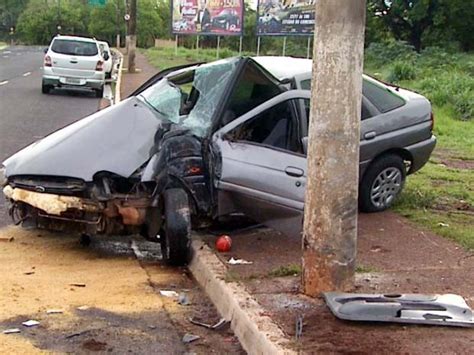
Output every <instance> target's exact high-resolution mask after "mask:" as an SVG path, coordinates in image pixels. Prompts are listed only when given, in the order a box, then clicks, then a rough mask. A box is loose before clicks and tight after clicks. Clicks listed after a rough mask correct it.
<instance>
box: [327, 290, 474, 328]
mask: <svg viewBox="0 0 474 355" xmlns="http://www.w3.org/2000/svg"><path fill="white" fill-rule="evenodd" d="M324 298H325V300H326V304H327V305H328V307H329V308H330V309H331V312H332V313H333V314H334V315H335V316H336V317H338V318H340V319H346V320H352V321H370V322H395V323H414V324H431V325H448V326H457V327H474V316H473V312H472V310H471V309H470V308H469V306H468V305H467V304H466V301H465V300H464V299H463V298H462V297H461V296H458V295H453V294H445V295H423V294H358V293H340V292H326V293H324Z"/></svg>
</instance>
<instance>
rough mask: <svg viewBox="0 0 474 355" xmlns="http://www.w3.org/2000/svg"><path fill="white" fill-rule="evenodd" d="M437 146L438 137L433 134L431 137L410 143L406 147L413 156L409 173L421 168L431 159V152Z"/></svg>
mask: <svg viewBox="0 0 474 355" xmlns="http://www.w3.org/2000/svg"><path fill="white" fill-rule="evenodd" d="M435 146H436V137H435V136H434V135H432V136H431V137H430V138H429V139H426V140H424V141H422V142H419V143H416V144H413V145H410V146H408V147H406V148H405V149H406V150H408V151H409V152H410V154H411V156H412V157H413V161H412V164H411V166H410V170H409V171H408V174H413V173H414V172H416V171H418V170H420V169H421V168H422V167H423V166H424V165H425V164H426V163H427V162H428V160H429V159H430V156H431V153H432V152H433V150H434V148H435Z"/></svg>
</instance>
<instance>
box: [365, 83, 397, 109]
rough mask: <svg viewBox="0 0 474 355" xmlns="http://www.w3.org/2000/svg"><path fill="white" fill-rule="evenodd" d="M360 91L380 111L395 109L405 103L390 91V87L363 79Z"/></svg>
mask: <svg viewBox="0 0 474 355" xmlns="http://www.w3.org/2000/svg"><path fill="white" fill-rule="evenodd" d="M362 93H363V95H364V96H365V97H366V98H367V99H368V100H369V101H370V102H372V104H374V106H375V107H377V109H378V110H379V111H380V112H382V113H385V112H388V111H392V110H395V109H396V108H398V107H401V106H403V105H404V104H405V101H404V100H403V99H402V98H400V97H398V96H397V95H395V94H394V93H393V92H391V91H390V89H388V88H384V87H383V86H380V85H377V84H376V83H372V82H370V81H368V80H364V84H363V86H362Z"/></svg>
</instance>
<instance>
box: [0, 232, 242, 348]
mask: <svg viewBox="0 0 474 355" xmlns="http://www.w3.org/2000/svg"><path fill="white" fill-rule="evenodd" d="M0 238H1V239H0V240H2V241H1V242H0V270H1V271H0V272H1V275H2V278H1V280H2V282H1V283H0V331H3V330H6V329H10V328H20V330H21V333H19V334H8V335H6V334H1V333H0V353H2V354H33V353H50V352H52V353H71V352H72V353H90V352H92V351H99V352H113V353H134V354H138V353H141V354H143V353H170V354H183V353H186V352H191V353H200V354H209V353H216V354H220V353H241V352H242V349H241V347H240V345H239V343H238V341H237V339H236V338H235V337H234V336H233V334H232V332H231V331H230V330H229V329H228V328H227V329H222V330H220V331H210V330H207V329H206V328H203V327H199V326H196V325H194V324H191V323H190V322H189V318H190V317H199V318H200V319H202V320H204V321H205V322H210V323H213V322H216V321H218V320H219V316H218V314H217V312H216V311H215V309H214V307H213V306H212V304H211V303H210V301H209V300H208V299H207V297H206V296H205V294H204V293H203V292H202V290H201V289H200V288H199V287H198V286H197V285H196V283H195V282H194V280H193V279H192V277H191V276H190V275H189V274H188V271H187V270H186V269H179V268H168V267H165V266H163V265H162V264H160V262H159V261H158V260H159V256H160V252H159V249H158V245H157V244H155V243H151V242H146V241H144V240H142V239H140V238H138V237H136V238H124V237H114V238H103V239H101V238H94V239H93V240H92V243H91V245H90V246H88V247H84V246H81V244H80V243H79V238H78V236H70V235H64V234H59V233H57V234H55V233H48V232H45V231H39V230H23V229H21V228H18V227H8V228H5V229H2V230H1V231H0ZM5 238H6V239H7V240H5ZM8 238H13V240H12V241H8ZM134 250H135V251H134ZM160 290H172V291H176V292H177V293H179V294H181V293H183V294H186V296H187V297H188V299H189V301H190V305H186V306H184V305H180V304H178V302H177V299H176V298H168V297H164V296H161V295H160V292H159V291H160ZM48 310H60V311H62V313H58V314H48V313H47V311H48ZM29 319H34V320H37V321H39V322H40V324H39V325H38V326H36V327H31V328H27V327H25V326H22V324H21V323H22V322H24V321H27V320H29ZM224 328H225V327H224ZM186 333H191V334H194V335H198V336H200V337H201V338H200V339H199V340H197V341H195V342H193V343H191V344H189V345H186V344H183V342H182V337H183V336H184V334H186Z"/></svg>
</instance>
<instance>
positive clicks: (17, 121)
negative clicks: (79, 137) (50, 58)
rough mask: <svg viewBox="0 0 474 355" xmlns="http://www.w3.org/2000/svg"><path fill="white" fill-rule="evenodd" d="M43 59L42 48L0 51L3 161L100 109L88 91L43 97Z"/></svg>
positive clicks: (2, 210)
mask: <svg viewBox="0 0 474 355" xmlns="http://www.w3.org/2000/svg"><path fill="white" fill-rule="evenodd" d="M43 57H44V53H43V47H26V46H18V47H9V48H5V49H3V50H0V162H2V161H4V160H5V159H6V158H8V157H9V156H10V155H12V154H13V153H15V152H17V151H18V150H20V149H21V148H23V147H25V146H27V145H28V144H30V143H32V142H34V141H36V140H37V139H39V138H42V137H44V136H45V135H47V134H49V133H51V132H53V131H55V130H57V129H59V128H62V127H64V126H66V125H67V124H69V123H71V122H74V121H76V120H78V119H80V118H83V117H85V116H87V115H89V114H91V113H93V112H95V111H97V109H98V107H99V99H97V98H95V95H94V93H93V92H89V91H86V90H80V91H78V90H63V89H61V90H54V91H53V92H52V93H51V94H48V95H44V94H42V93H41V72H42V70H41V67H42V65H43ZM8 223H10V218H9V217H8V216H7V213H6V207H5V201H4V200H3V198H0V226H5V225H7V224H8Z"/></svg>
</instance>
